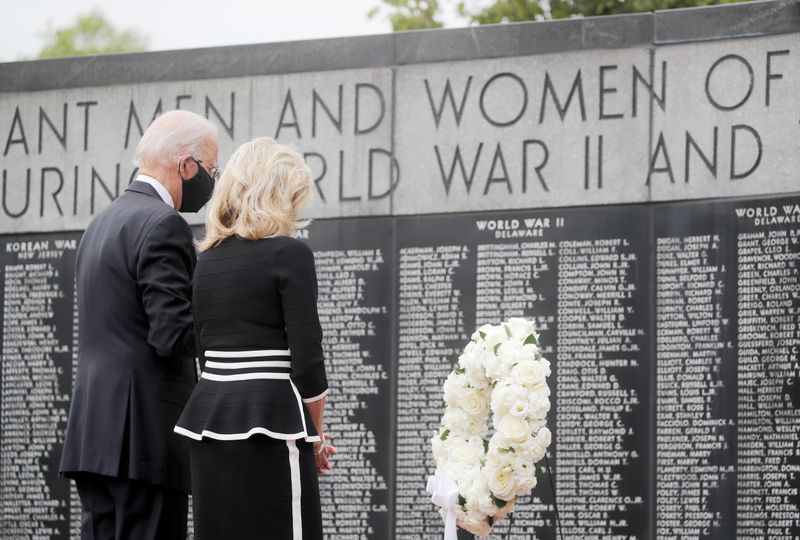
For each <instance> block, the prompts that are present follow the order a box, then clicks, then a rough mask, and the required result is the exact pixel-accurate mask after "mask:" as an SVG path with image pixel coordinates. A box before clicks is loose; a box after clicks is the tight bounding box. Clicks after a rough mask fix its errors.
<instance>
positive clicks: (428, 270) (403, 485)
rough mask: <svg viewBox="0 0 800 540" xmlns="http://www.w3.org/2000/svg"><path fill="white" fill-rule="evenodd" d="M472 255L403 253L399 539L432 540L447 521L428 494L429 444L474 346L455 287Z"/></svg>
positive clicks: (446, 249)
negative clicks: (445, 387) (449, 382)
mask: <svg viewBox="0 0 800 540" xmlns="http://www.w3.org/2000/svg"><path fill="white" fill-rule="evenodd" d="M468 256H469V249H468V248H467V247H465V246H460V245H449V246H437V247H409V248H402V249H400V252H399V306H398V331H399V335H398V341H399V343H398V377H397V385H398V390H397V396H398V397H397V448H396V450H397V460H396V466H397V470H396V480H395V482H396V494H395V538H397V539H398V540H412V539H414V540H427V539H429V538H434V537H436V536H441V534H442V520H441V518H440V517H439V515H438V513H437V512H436V510H435V509H434V507H433V505H432V504H431V502H430V496H429V495H428V494H426V493H425V483H426V479H427V477H428V476H429V475H432V474H433V468H434V464H433V458H432V456H431V453H430V442H429V441H430V437H431V435H432V434H433V433H434V432H435V431H437V430H438V428H439V423H440V420H441V410H442V407H443V398H442V389H441V385H442V383H443V382H444V380H445V378H446V377H447V375H448V374H449V373H450V370H451V368H452V365H453V363H454V362H455V361H456V359H457V357H458V354H459V353H460V351H461V348H462V347H463V344H464V343H466V340H467V339H469V335H468V334H467V333H466V332H465V331H464V315H463V312H462V309H461V307H460V300H461V291H460V290H458V289H457V288H456V287H455V286H454V283H453V277H454V273H455V271H456V269H457V268H458V267H459V266H460V265H461V264H462V262H463V261H464V260H465V259H466V258H467V257H468Z"/></svg>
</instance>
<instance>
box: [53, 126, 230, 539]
mask: <svg viewBox="0 0 800 540" xmlns="http://www.w3.org/2000/svg"><path fill="white" fill-rule="evenodd" d="M217 154H218V140H217V132H216V128H215V127H214V126H213V125H212V124H211V123H210V122H208V120H206V119H205V118H203V117H202V116H199V115H197V114H194V113H190V112H187V111H171V112H168V113H165V114H164V115H162V116H159V117H158V118H157V119H155V120H154V121H153V123H152V124H151V125H150V127H149V128H148V129H147V130H146V131H145V133H144V134H143V136H142V139H141V141H140V143H139V145H138V147H137V149H136V162H137V165H138V166H139V167H140V170H139V175H138V176H137V177H136V180H135V181H134V182H132V183H131V185H130V187H129V188H128V189H127V190H126V191H125V192H124V193H123V194H122V195H120V196H119V197H118V198H117V199H116V200H115V201H114V202H113V203H112V204H111V205H110V206H109V207H108V208H107V209H106V210H104V211H103V212H101V213H99V214H98V215H97V216H95V218H94V219H93V220H92V222H91V223H90V224H89V226H88V227H87V229H86V232H85V234H84V235H83V239H82V240H81V244H80V247H79V248H78V254H77V262H76V287H77V301H78V315H79V348H78V370H77V375H76V378H75V385H74V390H73V395H72V403H71V406H70V413H69V423H68V425H67V431H66V436H65V441H64V451H63V456H62V460H61V467H60V471H61V472H62V473H63V474H64V475H65V476H67V477H68V478H73V479H74V480H75V484H76V487H77V489H78V494H79V495H80V498H81V504H82V507H83V518H82V524H81V537H82V538H85V539H87V538H88V539H93V540H105V539H123V538H130V539H136V540H146V539H159V540H160V539H172V538H174V539H178V538H180V539H181V540H185V538H186V515H187V509H188V507H187V493H188V492H189V489H190V488H189V486H190V482H189V472H188V454H187V449H186V448H184V447H183V443H182V441H181V440H179V439H180V437H177V436H176V435H175V434H174V433H173V430H172V429H173V426H174V425H175V422H176V421H177V419H178V417H179V415H180V413H181V410H182V407H183V405H184V404H185V403H186V400H187V399H188V397H189V394H190V393H191V390H192V386H193V385H194V383H195V381H196V373H195V368H194V356H195V339H194V334H193V330H192V308H191V305H190V299H191V280H192V273H193V271H194V265H195V252H194V247H193V244H192V232H191V230H190V228H189V226H188V224H187V223H186V221H185V220H184V219H183V218H182V217H181V215H180V214H179V213H178V211H182V212H196V211H197V210H199V209H200V208H201V207H202V206H203V205H204V204H205V203H206V201H207V200H208V198H209V197H210V195H211V191H212V189H213V185H214V178H215V177H216V176H217V173H218V168H217Z"/></svg>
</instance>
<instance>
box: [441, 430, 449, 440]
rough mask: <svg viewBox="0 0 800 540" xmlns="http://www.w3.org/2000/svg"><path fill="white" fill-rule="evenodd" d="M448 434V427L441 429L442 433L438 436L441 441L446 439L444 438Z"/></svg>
mask: <svg viewBox="0 0 800 540" xmlns="http://www.w3.org/2000/svg"><path fill="white" fill-rule="evenodd" d="M449 435H450V430H449V429H446V430H444V431H442V434H441V435H439V438H440V439H442V440H443V441H446V440H447V437H448V436H449Z"/></svg>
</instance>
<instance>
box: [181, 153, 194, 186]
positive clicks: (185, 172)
mask: <svg viewBox="0 0 800 540" xmlns="http://www.w3.org/2000/svg"><path fill="white" fill-rule="evenodd" d="M197 167H199V165H198V164H197V163H195V161H194V160H193V159H192V156H190V155H189V154H186V155H185V156H183V157H181V158H180V160H179V161H178V173H179V174H180V176H181V179H183V180H186V179H187V178H191V177H192V176H194V175H195V174H197Z"/></svg>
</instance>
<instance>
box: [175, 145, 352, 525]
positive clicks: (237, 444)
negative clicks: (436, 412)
mask: <svg viewBox="0 0 800 540" xmlns="http://www.w3.org/2000/svg"><path fill="white" fill-rule="evenodd" d="M310 196H311V174H310V171H309V169H308V167H307V166H306V164H305V163H304V162H303V158H302V157H301V156H300V155H299V154H298V153H297V152H295V151H294V150H292V149H290V148H288V147H286V146H283V145H280V144H278V143H276V142H275V141H273V140H272V139H269V138H260V139H255V140H253V141H251V142H249V143H247V144H244V145H243V146H242V147H240V148H239V149H238V150H237V151H236V152H234V154H233V156H231V159H230V161H229V162H228V164H227V166H226V167H225V171H224V172H223V174H222V177H221V178H220V179H219V181H218V182H217V185H216V186H215V188H214V194H213V196H212V197H211V201H210V203H209V206H208V213H207V217H206V237H205V239H204V240H203V241H202V242H201V243H200V246H199V250H200V255H199V258H198V262H197V269H196V270H195V276H194V288H193V306H194V321H195V333H196V336H197V340H198V351H199V354H200V362H201V365H202V366H203V373H202V376H201V377H200V380H199V381H198V383H197V386H195V388H194V391H193V392H192V395H191V397H190V398H189V401H188V403H187V404H186V408H185V409H184V411H183V414H182V415H181V417H180V419H179V420H178V423H177V425H176V426H175V432H177V433H178V434H180V435H184V436H186V437H188V438H189V439H191V440H192V441H191V445H190V452H191V478H192V492H193V507H194V524H195V538H196V539H197V540H206V539H220V538H225V539H245V538H247V539H250V538H269V539H272V540H283V539H286V540H300V539H302V540H317V539H321V538H322V518H321V511H320V502H319V486H318V483H317V476H316V475H317V474H319V473H322V472H324V471H326V470H329V469H331V467H332V464H331V462H330V458H331V456H332V455H333V454H335V453H336V449H335V448H334V447H333V446H331V445H329V444H327V443H326V438H327V437H326V436H325V435H324V434H323V428H322V420H323V414H322V412H323V407H324V403H325V395H326V394H327V392H328V385H327V381H326V377H325V366H324V363H323V354H322V344H321V340H322V330H321V328H320V324H319V317H318V315H317V278H316V271H315V268H314V255H313V254H312V252H311V250H310V249H309V248H308V246H306V245H305V244H303V243H302V242H300V241H299V240H296V239H295V238H293V237H292V233H293V231H294V230H295V229H296V228H298V227H303V226H305V225H306V223H305V222H300V221H298V218H297V212H298V209H299V208H300V207H301V206H303V205H304V204H306V203H307V202H308V200H309V198H310Z"/></svg>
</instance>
